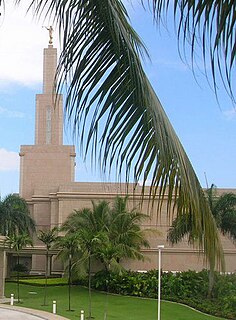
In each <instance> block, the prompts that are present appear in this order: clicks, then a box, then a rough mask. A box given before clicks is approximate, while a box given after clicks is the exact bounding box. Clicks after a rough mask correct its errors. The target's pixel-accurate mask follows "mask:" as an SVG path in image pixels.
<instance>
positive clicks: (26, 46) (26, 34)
mask: <svg viewBox="0 0 236 320" xmlns="http://www.w3.org/2000/svg"><path fill="white" fill-rule="evenodd" d="M26 2H27V1H26ZM28 3H29V1H28ZM24 4H25V2H24ZM26 10H27V4H26V5H22V4H21V5H20V6H19V7H15V6H13V5H12V3H11V4H9V2H8V3H7V2H6V8H5V14H3V15H2V17H0V19H2V21H1V23H0V44H1V50H0V70H1V72H0V85H1V87H2V86H6V85H8V84H10V83H12V82H15V83H18V84H21V85H25V86H29V87H32V86H35V84H36V83H39V82H41V81H42V63H43V61H42V59H43V55H42V52H43V48H44V47H46V46H47V44H48V38H49V37H48V31H47V30H46V29H43V28H42V25H43V24H44V25H45V24H46V25H48V24H47V23H46V22H40V21H39V22H37V23H36V21H34V20H33V18H32V17H33V14H32V13H31V12H29V13H28V14H26ZM54 42H55V41H54ZM56 45H57V42H56Z"/></svg>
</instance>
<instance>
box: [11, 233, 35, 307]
mask: <svg viewBox="0 0 236 320" xmlns="http://www.w3.org/2000/svg"><path fill="white" fill-rule="evenodd" d="M5 244H6V245H7V246H8V247H9V248H10V249H12V250H13V251H15V252H16V254H17V265H20V251H21V250H22V249H23V248H24V247H26V246H28V245H30V246H33V240H32V238H31V237H30V236H29V235H28V234H27V233H21V234H18V235H15V234H13V235H11V236H9V237H7V238H6V240H5ZM19 278H20V272H19V269H18V270H17V300H18V303H20V282H19Z"/></svg>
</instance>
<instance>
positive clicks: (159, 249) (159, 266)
mask: <svg viewBox="0 0 236 320" xmlns="http://www.w3.org/2000/svg"><path fill="white" fill-rule="evenodd" d="M157 248H158V308H157V320H160V319H161V250H162V249H164V245H159V246H157Z"/></svg>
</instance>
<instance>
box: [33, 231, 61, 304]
mask: <svg viewBox="0 0 236 320" xmlns="http://www.w3.org/2000/svg"><path fill="white" fill-rule="evenodd" d="M57 231H58V228H57V227H54V228H53V229H51V230H46V231H43V230H40V231H39V234H38V239H39V240H40V241H42V242H43V243H44V244H45V245H46V261H45V287H44V302H43V305H44V306H46V305H47V280H48V275H49V274H50V273H51V268H50V270H48V269H49V268H48V264H49V250H50V249H51V247H52V245H53V243H54V242H55V241H56V239H57Z"/></svg>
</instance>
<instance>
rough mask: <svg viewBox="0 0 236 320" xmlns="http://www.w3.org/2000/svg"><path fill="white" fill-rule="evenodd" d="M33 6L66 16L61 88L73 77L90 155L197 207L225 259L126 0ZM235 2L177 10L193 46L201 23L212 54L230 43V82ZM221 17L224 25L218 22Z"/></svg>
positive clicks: (199, 222)
mask: <svg viewBox="0 0 236 320" xmlns="http://www.w3.org/2000/svg"><path fill="white" fill-rule="evenodd" d="M21 2H22V1H21V0H16V3H21ZM149 2H150V3H151V1H149ZM143 3H144V1H143ZM152 3H153V11H154V13H155V16H156V18H160V17H161V12H162V11H163V10H164V11H165V10H167V9H168V8H169V7H170V5H169V3H170V2H169V1H168V0H166V1H160V0H159V1H158V0H153V1H152ZM147 4H148V1H147V2H146V3H145V5H147ZM31 8H33V9H34V12H35V13H36V14H37V15H38V16H40V15H43V16H44V17H45V18H46V17H50V18H52V19H53V20H54V21H55V22H58V25H59V33H60V37H61V38H62V53H61V56H60V60H59V66H58V71H57V80H58V82H57V83H58V87H57V89H58V92H59V91H61V90H63V86H64V84H66V85H68V87H66V90H67V98H66V111H67V115H68V117H69V120H70V121H72V123H73V125H74V132H75V134H77V135H78V136H79V137H80V138H81V145H82V144H83V143H84V146H85V148H84V150H85V155H86V154H87V153H88V152H89V151H91V150H92V151H94V152H92V154H93V155H94V156H95V159H96V155H97V154H99V159H100V160H101V167H102V169H103V170H104V171H105V169H106V168H107V167H108V168H111V167H112V166H113V165H114V166H116V168H117V170H118V173H119V174H121V173H122V172H123V171H125V172H126V181H130V179H131V176H132V179H133V180H134V182H135V183H136V184H137V182H138V181H140V180H143V192H144V189H145V188H144V187H145V184H146V183H147V181H149V180H150V181H151V186H150V200H151V199H155V198H156V197H158V198H159V201H160V205H159V209H160V208H161V204H162V202H163V200H164V197H165V193H166V192H168V198H167V201H168V206H167V209H168V213H169V214H170V212H171V210H172V208H173V206H172V205H171V204H175V208H176V210H177V212H178V215H181V214H185V213H187V212H191V214H192V216H193V220H194V226H193V228H194V232H195V233H196V234H197V235H198V239H199V241H198V243H199V248H203V249H204V253H205V254H206V256H207V257H208V259H209V260H213V259H214V260H215V259H217V261H218V262H221V263H222V264H223V254H222V248H221V244H220V240H219V237H218V234H217V228H216V225H215V223H214V219H213V217H212V215H211V212H210V209H209V206H208V203H207V201H206V199H205V197H204V193H203V191H202V188H201V185H200V183H199V181H198V179H197V176H196V174H195V172H194V170H193V168H192V165H191V163H190V161H189V159H188V157H187V155H186V153H185V151H184V149H183V147H182V145H181V143H180V141H179V139H178V137H177V135H176V133H175V132H174V129H173V128H172V126H171V124H170V122H169V120H168V118H167V116H166V114H165V112H164V110H163V108H162V105H161V103H160V101H159V100H158V98H157V96H156V94H155V92H154V90H153V88H152V86H151V84H150V82H149V81H148V79H147V77H146V75H145V73H144V70H143V68H142V65H141V59H140V56H145V55H146V49H145V47H144V45H143V44H142V42H141V40H140V39H139V37H138V35H137V34H136V32H135V31H134V30H133V28H132V27H131V25H130V24H129V21H128V19H129V17H128V13H127V11H126V9H125V7H124V4H123V2H122V1H121V0H113V1H108V0H100V1H93V0H89V1H88V0H81V1H77V2H76V3H75V1H74V0H69V1H57V0H39V1H38V0H32V1H31ZM234 10H235V4H234V1H231V2H230V3H228V2H224V1H223V0H221V1H218V2H215V1H214V0H209V1H205V2H202V1H178V0H175V1H174V12H175V13H176V16H178V13H179V12H180V26H183V27H184V28H183V30H184V33H183V34H184V36H185V35H187V34H188V31H189V34H191V28H192V29H193V33H192V34H193V39H194V40H193V41H192V46H193V48H194V44H195V43H196V41H195V39H196V36H197V31H198V30H199V32H200V33H201V32H202V41H203V52H205V48H206V47H207V44H206V39H207V35H209V39H210V40H212V39H214V40H212V41H213V43H212V42H211V41H210V43H212V47H211V48H212V50H210V55H211V58H212V61H215V59H214V57H220V56H221V53H222V52H221V48H222V50H223V56H224V57H225V60H224V61H225V65H227V66H228V67H226V76H227V82H228V83H230V79H231V78H230V72H231V69H232V66H233V64H234V61H235V44H234V38H235V29H234V26H235V19H234ZM185 13H186V18H185ZM189 15H190V16H189ZM191 17H193V18H191ZM202 19H203V20H202ZM157 20H158V19H157ZM215 22H216V25H217V27H216V32H214V31H215V30H214V29H213V27H212V23H215ZM218 25H219V27H218ZM198 27H199V29H198ZM214 35H215V38H214ZM184 39H185V37H184ZM192 52H194V49H193V51H192ZM203 55H204V56H205V53H204V54H203ZM216 60H217V62H218V61H220V60H218V59H217V58H216ZM226 62H227V63H226ZM228 62H229V63H228ZM212 64H213V65H214V63H212ZM218 65H219V67H220V72H221V70H222V69H221V68H222V65H221V64H220V62H218ZM213 70H214V68H213ZM213 76H214V72H213ZM123 169H124V170H123ZM177 199H178V201H177ZM203 212H204V214H203ZM203 233H204V234H205V236H204V237H202V236H201V235H202V234H203Z"/></svg>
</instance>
